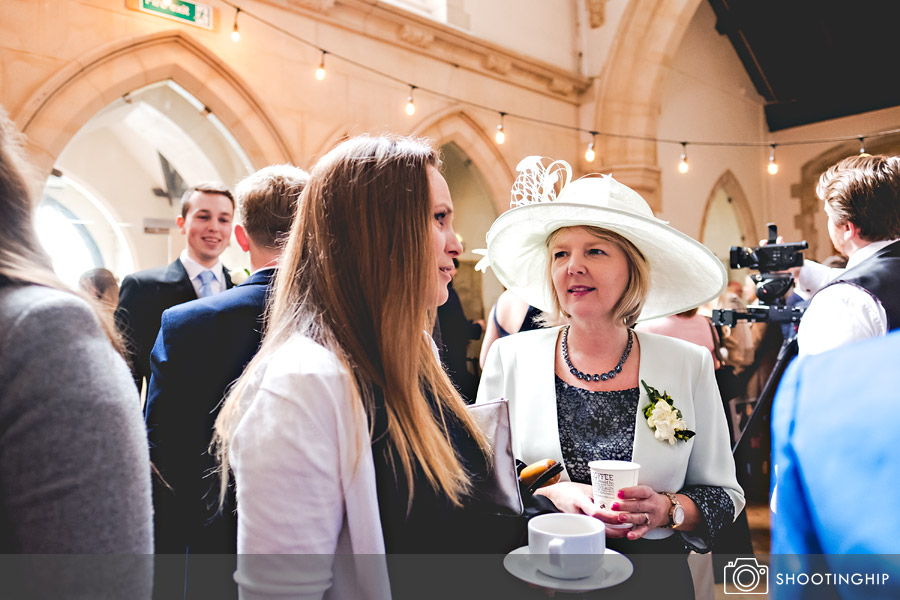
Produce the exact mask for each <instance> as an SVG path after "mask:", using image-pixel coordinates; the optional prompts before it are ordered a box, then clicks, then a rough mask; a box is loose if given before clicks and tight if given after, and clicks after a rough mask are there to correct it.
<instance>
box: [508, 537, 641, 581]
mask: <svg viewBox="0 0 900 600" xmlns="http://www.w3.org/2000/svg"><path fill="white" fill-rule="evenodd" d="M503 566H504V567H505V568H506V570H507V571H509V572H510V573H511V574H512V575H514V576H516V577H518V578H519V579H521V580H522V581H524V582H526V583H531V584H533V585H537V586H540V587H543V588H547V589H550V590H555V591H557V592H590V591H593V590H600V589H603V588H608V587H612V586H614V585H618V584H620V583H622V582H623V581H625V580H626V579H628V578H629V577H631V574H632V573H633V572H634V566H632V564H631V561H630V560H628V558H627V557H625V556H623V555H622V554H621V553H619V552H616V551H615V550H610V549H609V548H607V549H606V552H605V553H604V557H603V564H602V565H601V566H600V568H599V569H597V570H596V571H594V573H593V574H592V575H590V576H588V577H584V578H582V579H559V578H556V577H550V576H549V575H544V574H543V573H541V572H540V571H538V568H537V566H536V565H535V564H534V561H533V560H532V559H531V554H530V553H529V551H528V546H522V547H521V548H516V549H515V550H513V551H512V552H510V553H509V554H507V555H506V557H505V558H504V559H503Z"/></svg>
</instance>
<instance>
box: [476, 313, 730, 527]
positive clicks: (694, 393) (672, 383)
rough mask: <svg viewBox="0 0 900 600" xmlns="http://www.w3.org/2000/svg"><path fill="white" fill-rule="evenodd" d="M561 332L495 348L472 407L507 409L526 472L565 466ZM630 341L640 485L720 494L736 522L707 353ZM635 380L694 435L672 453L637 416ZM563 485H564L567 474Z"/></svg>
mask: <svg viewBox="0 0 900 600" xmlns="http://www.w3.org/2000/svg"><path fill="white" fill-rule="evenodd" d="M559 332H560V327H553V328H549V329H539V330H535V331H528V332H523V333H517V334H515V335H511V336H509V337H505V338H503V339H500V340H497V341H496V342H495V343H494V344H493V346H491V349H490V351H489V353H488V357H487V361H486V362H485V365H484V371H483V373H482V376H481V384H480V385H479V387H478V398H477V402H487V401H490V400H494V399H496V398H506V399H507V400H508V401H509V412H510V422H511V425H512V437H513V454H514V455H515V457H516V458H519V459H521V460H523V461H524V462H526V463H528V464H531V463H533V462H536V461H538V460H543V459H547V458H551V459H554V460H556V461H559V462H560V463H563V456H562V448H561V446H560V442H559V429H558V427H557V422H558V421H557V415H556V385H555V370H554V369H555V364H556V342H557V338H558V336H559ZM635 335H636V336H637V339H638V343H639V344H640V352H641V359H640V361H641V362H640V366H639V376H638V378H639V383H638V386H639V388H640V399H639V400H638V407H637V412H636V414H635V416H634V418H635V427H634V447H633V451H632V460H633V461H634V462H636V463H638V464H640V465H641V472H640V477H639V483H640V484H645V485H649V486H650V487H652V488H653V489H654V490H656V491H657V492H677V491H678V490H680V489H681V488H682V487H684V486H685V485H711V486H719V487H721V488H723V489H724V490H725V492H726V493H727V494H728V496H729V497H730V498H731V501H732V502H733V503H734V515H735V516H737V515H738V513H740V512H741V510H742V509H743V508H744V492H743V490H742V489H741V487H740V485H738V482H737V478H736V476H735V468H734V460H733V458H732V456H731V445H730V440H729V435H728V428H727V427H728V426H727V424H726V422H725V413H724V411H723V410H722V401H721V398H720V396H719V390H718V388H717V387H716V380H715V376H714V375H713V365H712V357H711V356H710V354H709V351H708V350H706V349H705V348H701V347H700V346H697V345H694V344H689V343H687V342H684V341H682V340H677V339H674V338H670V337H664V336H660V335H654V334H652V333H645V332H635ZM640 380H643V381H645V382H647V385H649V386H651V387H654V388H656V389H658V390H659V391H660V393H662V392H668V393H669V395H670V396H671V397H672V399H673V400H674V402H675V408H677V409H679V410H681V414H682V418H683V419H684V421H685V423H686V424H687V428H688V429H690V430H691V431H694V432H696V434H697V435H695V436H694V437H692V438H691V439H690V440H688V441H686V442H682V441H678V442H676V444H675V445H674V446H671V445H669V443H668V442H663V441H660V440H657V439H656V438H655V437H654V435H653V430H651V429H650V426H649V425H647V419H645V418H644V415H643V412H642V411H643V408H644V407H645V406H646V405H647V404H649V402H650V399H649V398H648V397H647V392H646V390H644V388H643V386H641V385H640ZM562 479H563V480H565V481H568V480H569V475H568V473H567V472H566V471H564V472H563V474H562ZM670 535H672V530H671V529H665V528H658V529H655V530H653V531H650V532H648V533H647V535H646V536H645V537H647V538H649V539H662V538H665V537H668V536H670ZM690 539H691V541H692V542H694V543H697V542H698V541H699V540H698V539H696V538H694V537H690ZM700 545H702V541H701V542H700Z"/></svg>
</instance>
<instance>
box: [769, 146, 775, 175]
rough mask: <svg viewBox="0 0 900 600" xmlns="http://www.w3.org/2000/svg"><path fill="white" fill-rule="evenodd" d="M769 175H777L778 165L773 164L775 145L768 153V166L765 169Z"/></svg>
mask: <svg viewBox="0 0 900 600" xmlns="http://www.w3.org/2000/svg"><path fill="white" fill-rule="evenodd" d="M767 169H768V171H769V175H775V174H777V173H778V163H777V162H775V144H772V151H771V152H770V153H769V166H768V167H767Z"/></svg>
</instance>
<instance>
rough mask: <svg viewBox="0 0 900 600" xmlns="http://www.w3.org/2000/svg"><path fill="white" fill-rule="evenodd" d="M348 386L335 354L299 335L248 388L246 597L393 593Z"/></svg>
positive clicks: (243, 482)
mask: <svg viewBox="0 0 900 600" xmlns="http://www.w3.org/2000/svg"><path fill="white" fill-rule="evenodd" d="M351 385H352V384H351V381H350V376H349V374H348V373H347V371H346V370H345V369H344V367H343V365H342V364H341V363H340V361H339V360H338V359H337V357H336V356H335V355H334V354H333V353H332V352H330V351H329V350H327V349H325V348H323V347H322V346H320V345H318V344H317V343H316V342H314V341H312V340H311V339H309V338H306V337H303V336H301V335H295V336H294V337H292V338H291V339H290V340H288V341H287V342H285V344H284V345H283V346H281V347H280V348H278V349H277V350H276V351H275V352H274V353H273V354H272V356H270V357H269V358H268V359H267V360H266V361H265V362H264V363H263V364H262V365H260V366H259V367H258V369H257V370H256V372H255V373H254V378H253V380H252V381H251V382H250V384H249V385H248V386H247V388H246V389H245V390H244V394H243V396H242V397H241V401H242V402H248V403H249V406H248V407H247V409H246V413H245V414H244V415H243V417H242V418H241V421H240V423H239V424H238V425H237V427H236V428H235V432H234V436H233V440H232V447H231V460H232V467H233V469H234V475H235V483H236V486H237V505H238V569H237V573H236V574H235V581H237V582H238V584H239V585H240V587H241V598H242V599H249V598H303V599H307V598H309V599H318V598H322V597H323V596H324V597H326V598H347V599H354V600H356V599H359V598H364V599H376V598H389V597H390V586H389V583H388V577H387V570H386V565H385V562H384V556H383V555H384V537H383V535H382V529H381V518H380V516H379V512H378V496H377V493H376V492H377V490H376V487H375V465H374V461H373V458H372V450H371V440H370V439H369V430H368V421H367V419H366V415H365V412H364V411H363V408H362V405H361V403H360V402H359V401H358V400H356V399H355V398H354V397H353V396H352V395H351ZM360 555H364V556H360Z"/></svg>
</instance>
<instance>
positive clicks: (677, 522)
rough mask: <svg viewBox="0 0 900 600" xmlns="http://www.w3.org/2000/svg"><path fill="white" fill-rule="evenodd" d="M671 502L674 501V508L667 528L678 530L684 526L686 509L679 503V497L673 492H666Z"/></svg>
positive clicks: (670, 510)
mask: <svg viewBox="0 0 900 600" xmlns="http://www.w3.org/2000/svg"><path fill="white" fill-rule="evenodd" d="M664 493H665V495H666V496H668V497H669V500H671V501H672V507H671V508H670V509H669V524H668V525H666V527H671V528H672V529H678V528H679V527H681V526H682V525H683V524H684V507H683V506H682V505H681V502H679V501H678V497H677V496H676V495H675V494H673V493H672V492H664Z"/></svg>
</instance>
